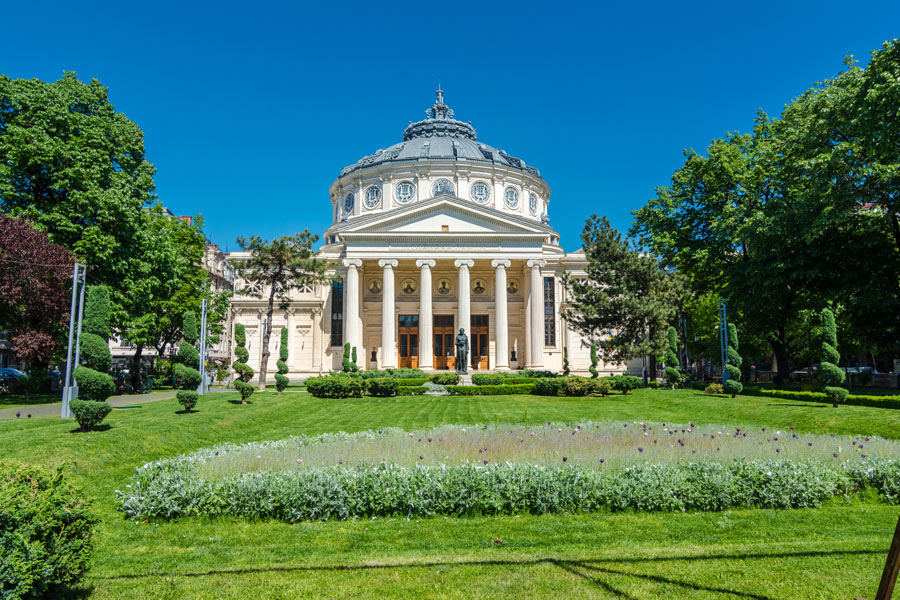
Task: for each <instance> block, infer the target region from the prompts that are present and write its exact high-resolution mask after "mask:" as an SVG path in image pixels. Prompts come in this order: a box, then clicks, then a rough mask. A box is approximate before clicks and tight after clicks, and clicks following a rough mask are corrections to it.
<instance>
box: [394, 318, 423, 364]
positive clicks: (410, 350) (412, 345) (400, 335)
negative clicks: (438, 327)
mask: <svg viewBox="0 0 900 600" xmlns="http://www.w3.org/2000/svg"><path fill="white" fill-rule="evenodd" d="M397 354H398V357H397V359H398V366H400V367H409V368H412V369H415V368H417V367H418V366H419V315H400V318H399V323H398V327H397Z"/></svg>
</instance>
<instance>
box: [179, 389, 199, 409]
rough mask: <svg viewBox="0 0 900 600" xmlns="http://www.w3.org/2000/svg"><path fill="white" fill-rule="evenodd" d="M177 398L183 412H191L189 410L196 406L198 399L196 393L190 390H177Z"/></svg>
mask: <svg viewBox="0 0 900 600" xmlns="http://www.w3.org/2000/svg"><path fill="white" fill-rule="evenodd" d="M176 397H177V398H178V402H180V403H181V405H182V406H183V407H184V412H188V413H189V412H191V410H192V409H193V408H194V407H195V406H197V399H198V398H199V397H200V396H199V394H197V392H194V391H192V390H178V393H177V394H176Z"/></svg>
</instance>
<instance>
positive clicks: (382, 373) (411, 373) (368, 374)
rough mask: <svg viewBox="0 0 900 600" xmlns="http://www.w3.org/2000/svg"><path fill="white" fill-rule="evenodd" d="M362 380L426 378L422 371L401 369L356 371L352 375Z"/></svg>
mask: <svg viewBox="0 0 900 600" xmlns="http://www.w3.org/2000/svg"><path fill="white" fill-rule="evenodd" d="M354 375H356V376H358V377H362V378H363V379H372V378H373V377H394V378H397V379H413V378H414V379H425V378H427V377H428V375H426V373H425V371H423V370H422V369H411V368H409V367H403V368H400V369H368V370H366V371H358V372H357V373H354Z"/></svg>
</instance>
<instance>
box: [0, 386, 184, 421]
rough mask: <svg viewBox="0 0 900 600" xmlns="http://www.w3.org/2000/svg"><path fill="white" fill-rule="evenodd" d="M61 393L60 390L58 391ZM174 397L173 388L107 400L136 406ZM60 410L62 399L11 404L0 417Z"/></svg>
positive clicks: (56, 413)
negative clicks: (50, 402)
mask: <svg viewBox="0 0 900 600" xmlns="http://www.w3.org/2000/svg"><path fill="white" fill-rule="evenodd" d="M60 395H62V392H60ZM174 397H175V390H163V391H159V392H150V393H149V394H131V395H128V396H112V397H111V398H110V399H109V400H107V402H109V403H110V404H112V405H113V406H136V405H139V404H146V403H147V402H158V401H159V400H169V399H171V398H174ZM60 410H62V400H60V401H59V402H54V403H53V404H31V405H22V406H11V407H9V408H4V409H2V410H0V419H15V418H17V417H16V413H19V414H20V415H21V416H20V417H18V418H21V419H27V418H28V415H29V414H30V415H31V418H33V419H37V418H42V417H59V411H60Z"/></svg>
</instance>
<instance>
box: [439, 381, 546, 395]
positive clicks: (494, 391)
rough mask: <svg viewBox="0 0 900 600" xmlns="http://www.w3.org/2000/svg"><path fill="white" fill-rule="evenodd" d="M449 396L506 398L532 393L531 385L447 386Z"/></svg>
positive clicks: (532, 385) (532, 386) (532, 387)
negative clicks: (507, 396)
mask: <svg viewBox="0 0 900 600" xmlns="http://www.w3.org/2000/svg"><path fill="white" fill-rule="evenodd" d="M447 391H448V392H450V395H451V396H506V395H516V394H530V393H532V392H533V391H534V384H533V383H521V384H507V385H448V386H447Z"/></svg>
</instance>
